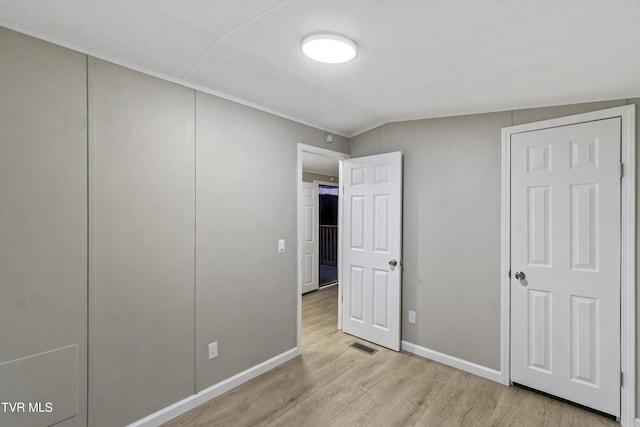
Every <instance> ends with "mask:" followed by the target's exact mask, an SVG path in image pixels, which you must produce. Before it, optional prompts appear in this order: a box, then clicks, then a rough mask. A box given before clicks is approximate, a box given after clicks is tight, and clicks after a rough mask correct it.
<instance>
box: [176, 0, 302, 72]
mask: <svg viewBox="0 0 640 427" xmlns="http://www.w3.org/2000/svg"><path fill="white" fill-rule="evenodd" d="M289 2H291V0H282V1H281V2H278V3H276V4H275V5H273V6H271V7H270V8H268V9H267V10H264V11H262V12H260V13H259V14H257V15H256V16H254V17H252V18H250V19H248V20H246V21H244V22H243V23H241V24H239V25H236V26H235V27H233V28H232V29H230V30H229V31H227V32H226V33H224V34H222V35H221V36H220V37H218V38H216V39H215V40H214V41H213V43H211V45H210V46H209V47H208V48H207V50H205V51H204V53H203V54H202V55H200V57H199V58H198V59H197V60H196V62H194V63H193V65H192V66H191V67H189V69H188V70H187V71H186V72H185V73H184V74H183V76H182V78H183V79H186V78H187V77H188V76H189V74H191V73H192V72H193V70H194V69H196V68H197V67H198V66H199V65H200V64H201V63H202V61H203V60H204V58H205V57H207V55H209V53H210V52H211V51H212V50H213V49H214V48H215V47H216V46H217V45H218V43H220V42H221V41H222V40H225V39H227V38H228V37H229V36H231V35H233V34H234V33H236V32H238V31H240V30H241V29H243V28H245V27H246V26H247V25H250V24H253V23H254V22H255V21H257V20H258V19H261V18H264V17H265V16H266V15H268V14H270V13H272V12H274V11H276V10H277V9H279V8H281V7H282V6H284V5H285V4H287V3H289Z"/></svg>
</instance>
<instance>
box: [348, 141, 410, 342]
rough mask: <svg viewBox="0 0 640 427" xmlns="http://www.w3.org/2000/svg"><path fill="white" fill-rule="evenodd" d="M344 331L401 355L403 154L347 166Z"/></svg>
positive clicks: (374, 157) (362, 160)
mask: <svg viewBox="0 0 640 427" xmlns="http://www.w3.org/2000/svg"><path fill="white" fill-rule="evenodd" d="M341 180H342V181H341V182H342V183H343V185H344V191H343V210H344V216H343V226H342V230H343V237H342V242H343V254H342V256H343V261H342V272H343V273H342V286H343V303H342V312H343V314H342V319H343V323H342V327H343V331H344V332H346V333H348V334H351V335H355V336H357V337H360V338H363V339H365V340H367V341H371V342H373V343H376V344H379V345H382V346H384V347H387V348H390V349H392V350H396V351H399V350H400V303H401V301H400V285H401V272H402V267H401V263H400V260H401V250H402V153H400V152H395V153H387V154H379V155H376V156H369V157H360V158H356V159H350V160H344V161H343V169H342V176H341Z"/></svg>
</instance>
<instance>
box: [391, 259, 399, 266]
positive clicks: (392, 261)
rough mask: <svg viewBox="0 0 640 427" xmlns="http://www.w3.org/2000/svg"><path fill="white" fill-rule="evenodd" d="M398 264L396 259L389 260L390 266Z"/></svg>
mask: <svg viewBox="0 0 640 427" xmlns="http://www.w3.org/2000/svg"><path fill="white" fill-rule="evenodd" d="M396 265H398V261H396V260H395V259H392V260H391V261H389V266H391V267H395V266H396Z"/></svg>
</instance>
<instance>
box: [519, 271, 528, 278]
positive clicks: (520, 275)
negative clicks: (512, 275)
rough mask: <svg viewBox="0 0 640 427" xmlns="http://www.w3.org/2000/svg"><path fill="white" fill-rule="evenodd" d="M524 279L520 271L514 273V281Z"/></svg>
mask: <svg viewBox="0 0 640 427" xmlns="http://www.w3.org/2000/svg"><path fill="white" fill-rule="evenodd" d="M525 277H527V276H526V275H525V274H524V273H523V272H522V271H518V272H516V279H518V280H524V279H525Z"/></svg>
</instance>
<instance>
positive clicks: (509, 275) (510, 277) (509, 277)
mask: <svg viewBox="0 0 640 427" xmlns="http://www.w3.org/2000/svg"><path fill="white" fill-rule="evenodd" d="M509 279H511V270H509Z"/></svg>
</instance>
